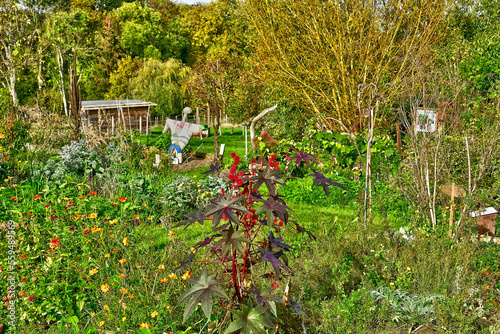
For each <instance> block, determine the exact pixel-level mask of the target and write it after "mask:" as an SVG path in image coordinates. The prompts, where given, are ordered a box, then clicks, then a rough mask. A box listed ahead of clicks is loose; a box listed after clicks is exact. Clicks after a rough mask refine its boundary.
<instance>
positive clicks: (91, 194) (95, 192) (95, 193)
mask: <svg viewBox="0 0 500 334" xmlns="http://www.w3.org/2000/svg"><path fill="white" fill-rule="evenodd" d="M94 195H97V191H91V192H89V196H94Z"/></svg>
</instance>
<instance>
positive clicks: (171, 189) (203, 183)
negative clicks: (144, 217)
mask: <svg viewBox="0 0 500 334" xmlns="http://www.w3.org/2000/svg"><path fill="white" fill-rule="evenodd" d="M227 185H228V182H227V181H225V180H223V179H221V178H214V177H208V178H206V179H201V180H195V179H193V178H190V177H188V176H183V175H178V176H176V177H175V178H174V179H172V180H171V181H169V183H167V184H165V185H164V187H163V190H162V191H161V194H160V197H161V200H160V201H161V203H162V204H163V210H164V211H165V212H166V214H167V216H168V218H169V220H170V221H179V220H181V219H182V218H183V217H184V215H185V214H187V213H189V212H192V211H193V210H196V209H197V208H198V207H199V206H205V205H207V204H208V202H209V201H210V200H211V199H213V198H215V197H216V196H219V195H220V194H221V192H222V190H223V189H227Z"/></svg>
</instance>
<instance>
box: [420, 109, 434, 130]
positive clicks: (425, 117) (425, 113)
mask: <svg viewBox="0 0 500 334" xmlns="http://www.w3.org/2000/svg"><path fill="white" fill-rule="evenodd" d="M436 116H437V114H436V112H435V111H434V110H424V109H417V120H416V123H417V132H434V131H436Z"/></svg>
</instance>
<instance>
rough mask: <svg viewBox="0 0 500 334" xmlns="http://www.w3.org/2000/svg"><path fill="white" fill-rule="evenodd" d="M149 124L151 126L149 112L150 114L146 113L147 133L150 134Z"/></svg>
mask: <svg viewBox="0 0 500 334" xmlns="http://www.w3.org/2000/svg"><path fill="white" fill-rule="evenodd" d="M148 126H149V112H148V114H147V115H146V134H147V135H148V134H149V131H148V130H149V129H148Z"/></svg>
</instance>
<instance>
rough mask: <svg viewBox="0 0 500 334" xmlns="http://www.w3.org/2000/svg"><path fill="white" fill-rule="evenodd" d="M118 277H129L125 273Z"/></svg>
mask: <svg viewBox="0 0 500 334" xmlns="http://www.w3.org/2000/svg"><path fill="white" fill-rule="evenodd" d="M118 277H120V278H125V277H127V275H125V274H121V275H119V276H118Z"/></svg>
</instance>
